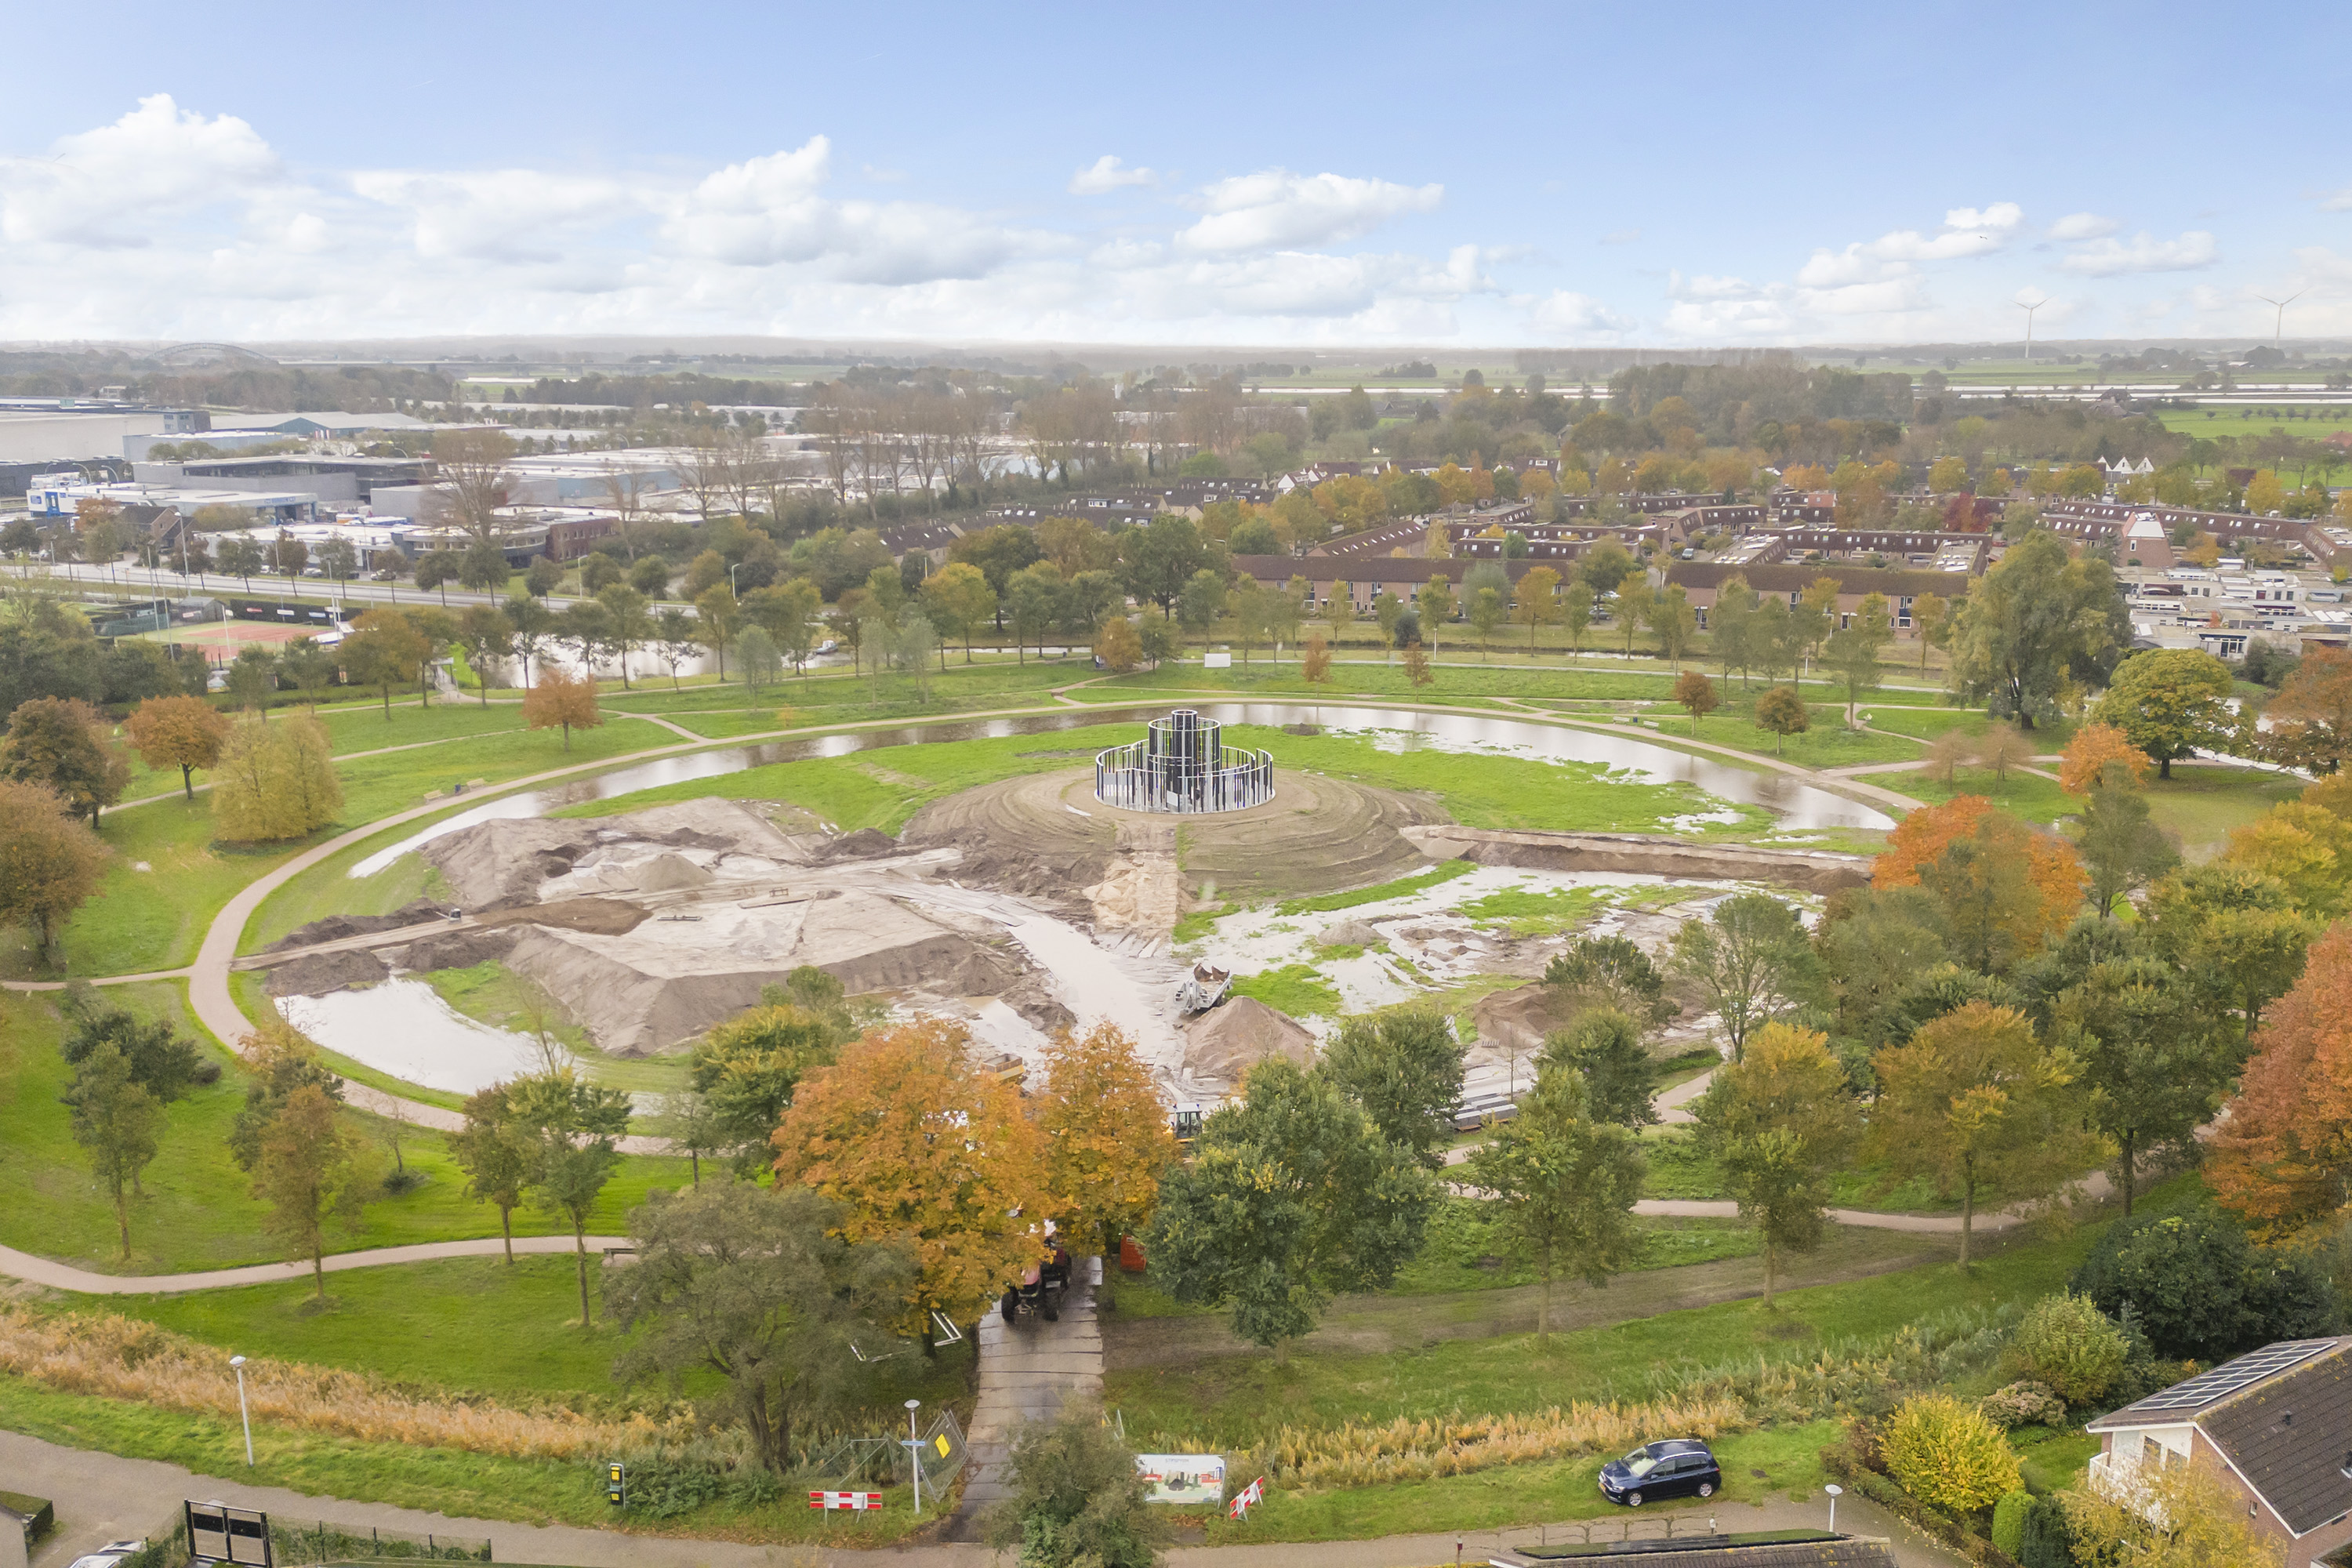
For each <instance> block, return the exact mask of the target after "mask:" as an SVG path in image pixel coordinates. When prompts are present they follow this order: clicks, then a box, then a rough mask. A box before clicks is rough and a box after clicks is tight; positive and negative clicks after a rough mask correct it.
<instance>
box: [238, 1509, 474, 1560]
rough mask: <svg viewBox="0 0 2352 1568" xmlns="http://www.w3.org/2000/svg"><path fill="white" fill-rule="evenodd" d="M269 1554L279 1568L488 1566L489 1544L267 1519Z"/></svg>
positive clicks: (451, 1537) (457, 1537) (322, 1522)
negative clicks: (390, 1563)
mask: <svg viewBox="0 0 2352 1568" xmlns="http://www.w3.org/2000/svg"><path fill="white" fill-rule="evenodd" d="M269 1550H270V1554H271V1555H272V1556H273V1557H275V1558H276V1559H277V1560H278V1563H280V1564H281V1565H285V1564H298V1563H299V1564H322V1563H381V1562H384V1561H387V1560H389V1559H394V1558H404V1559H407V1560H409V1561H411V1562H430V1563H488V1562H489V1561H490V1543H489V1542H488V1541H487V1540H485V1539H483V1538H481V1537H479V1536H463V1535H411V1534H409V1533H407V1532H406V1531H398V1530H377V1529H374V1528H373V1527H369V1528H366V1529H362V1528H360V1527H358V1526H355V1525H354V1526H348V1527H347V1526H344V1525H340V1524H329V1523H328V1522H327V1521H325V1520H320V1521H318V1522H317V1523H315V1524H309V1525H304V1524H298V1523H296V1522H294V1521H291V1520H286V1519H278V1518H276V1517H272V1518H271V1520H270V1521H269Z"/></svg>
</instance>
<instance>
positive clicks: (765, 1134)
mask: <svg viewBox="0 0 2352 1568" xmlns="http://www.w3.org/2000/svg"><path fill="white" fill-rule="evenodd" d="M840 1037H841V1031H840V1030H838V1029H837V1028H835V1026H833V1025H832V1024H831V1023H829V1022H828V1021H827V1020H826V1019H825V1018H824V1017H823V1016H821V1015H820V1014H819V1013H818V1012H816V1011H815V1010H814V1009H811V1008H807V1007H803V1006H800V1005H796V1004H793V1003H790V1002H781V1003H777V1004H772V1005H761V1006H758V1007H754V1008H751V1010H749V1011H748V1012H744V1013H741V1014H739V1015H737V1016H735V1017H733V1018H730V1019H729V1020H728V1021H727V1022H726V1023H723V1024H719V1025H718V1026H714V1027H713V1028H712V1029H711V1030H710V1032H709V1034H707V1035H705V1036H704V1037H702V1038H701V1039H700V1040H698V1041H697V1042H696V1043H695V1047H694V1049H693V1052H692V1053H691V1055H690V1056H689V1057H688V1074H689V1079H690V1081H691V1082H692V1084H693V1085H694V1089H695V1091H696V1092H697V1093H698V1094H701V1095H703V1096H705V1097H706V1098H707V1099H708V1100H709V1104H710V1116H711V1120H712V1122H713V1123H714V1128H713V1131H714V1141H713V1142H712V1145H711V1147H712V1148H713V1149H714V1150H715V1151H718V1152H724V1153H726V1154H728V1155H729V1156H730V1159H731V1160H732V1162H733V1163H734V1167H735V1173H736V1174H737V1175H739V1176H743V1177H750V1176H752V1175H756V1174H757V1173H759V1172H761V1171H762V1170H764V1169H766V1168H767V1167H768V1166H769V1165H771V1164H772V1163H774V1161H775V1150H774V1149H773V1148H772V1147H771V1146H770V1145H769V1142H768V1140H769V1139H770V1138H771V1137H772V1136H773V1135H774V1133H775V1131H776V1128H777V1126H778V1125H779V1124H780V1123H781V1122H782V1121H783V1119H784V1112H785V1110H788V1109H789V1108H790V1107H791V1105H792V1103H793V1089H796V1088H798V1087H799V1085H800V1081H801V1079H803V1078H805V1077H807V1076H808V1075H809V1074H810V1073H811V1072H813V1071H814V1070H815V1069H816V1068H821V1067H824V1066H826V1065H828V1064H830V1063H831V1062H832V1061H833V1059H834V1058H835V1054H836V1053H837V1051H838V1049H839V1046H840V1043H841V1040H840Z"/></svg>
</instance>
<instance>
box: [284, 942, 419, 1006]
mask: <svg viewBox="0 0 2352 1568" xmlns="http://www.w3.org/2000/svg"><path fill="white" fill-rule="evenodd" d="M391 978H392V971H391V970H390V969H388V968H386V967H385V966H384V962H383V959H381V958H378V957H377V956H376V955H375V954H374V953H373V952H368V951H367V950H366V949H364V948H346V949H345V950H344V951H342V952H313V953H307V954H305V955H304V956H302V957H300V958H298V959H295V960H293V961H292V962H290V963H281V964H279V965H278V966H277V967H276V968H274V969H272V970H271V971H270V972H269V978H268V980H266V981H264V982H263V986H264V988H265V989H266V990H268V993H269V994H271V995H272V996H325V995H329V994H332V993H334V992H337V991H341V990H344V989H345V988H347V987H349V986H353V985H373V984H375V983H376V982H377V981H379V980H389V979H391Z"/></svg>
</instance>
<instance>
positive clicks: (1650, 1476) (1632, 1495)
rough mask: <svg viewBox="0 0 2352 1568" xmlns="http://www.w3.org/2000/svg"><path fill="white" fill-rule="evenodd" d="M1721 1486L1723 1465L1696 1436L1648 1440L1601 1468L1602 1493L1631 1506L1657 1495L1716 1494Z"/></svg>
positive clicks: (1704, 1495)
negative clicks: (1651, 1441) (1652, 1441)
mask: <svg viewBox="0 0 2352 1568" xmlns="http://www.w3.org/2000/svg"><path fill="white" fill-rule="evenodd" d="M1721 1485H1723V1467H1722V1466H1720V1465H1718V1464H1717V1463H1716V1462H1715V1454H1714V1452H1713V1451H1712V1450H1710V1449H1709V1448H1708V1447H1707V1446H1706V1444H1705V1443H1702V1442H1700V1441H1699V1440H1698V1439H1697V1438H1696V1437H1668V1438H1666V1439H1665V1440H1664V1441H1663V1442H1657V1443H1644V1444H1643V1445H1642V1446H1641V1447H1638V1448H1636V1449H1634V1450H1633V1452H1632V1453H1630V1454H1628V1455H1626V1456H1625V1457H1624V1458H1622V1459H1612V1460H1610V1461H1609V1462H1608V1463H1607V1464H1605V1465H1603V1466H1601V1496H1602V1497H1605V1498H1607V1499H1608V1500H1610V1501H1611V1502H1622V1503H1623V1504H1624V1505H1625V1506H1626V1507H1627V1508H1639V1507H1641V1506H1642V1505H1643V1503H1645V1502H1647V1501H1649V1500H1651V1499H1653V1498H1670V1497H1713V1496H1714V1495H1715V1491H1716V1489H1717V1487H1720V1486H1721Z"/></svg>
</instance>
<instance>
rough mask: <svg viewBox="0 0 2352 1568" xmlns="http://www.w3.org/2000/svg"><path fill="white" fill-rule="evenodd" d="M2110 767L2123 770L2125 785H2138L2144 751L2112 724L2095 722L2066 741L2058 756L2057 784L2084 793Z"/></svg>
mask: <svg viewBox="0 0 2352 1568" xmlns="http://www.w3.org/2000/svg"><path fill="white" fill-rule="evenodd" d="M2111 766H2113V767H2118V768H2121V769H2122V770H2123V777H2122V780H2121V782H2122V783H2123V784H2125V785H2126V786H2130V785H2137V784H2142V783H2144V782H2146V780H2147V752H2143V751H2141V750H2140V749H2139V748H2138V747H2137V746H2136V745H2134V744H2132V741H2131V737H2130V736H2128V735H2126V734H2125V733H2124V732H2123V731H2121V730H2119V729H2117V728H2116V726H2114V725H2113V724H2102V723H2098V722H2096V721H2093V722H2091V723H2088V724H2085V725H2084V726H2083V727H2082V728H2080V729H2078V730H2076V731H2074V739H2073V740H2071V741H2069V742H2066V750H2065V752H2064V753H2063V755H2062V756H2061V757H2060V758H2059V759H2058V787H2059V788H2060V789H2063V790H2064V791H2065V792H2066V793H2067V794H2068V795H2088V794H2090V793H2091V791H2093V790H2094V789H2096V788H2097V787H2098V786H2099V785H2100V784H2102V783H2104V782H2105V780H2106V777H2107V769H2108V768H2109V767H2111Z"/></svg>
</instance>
